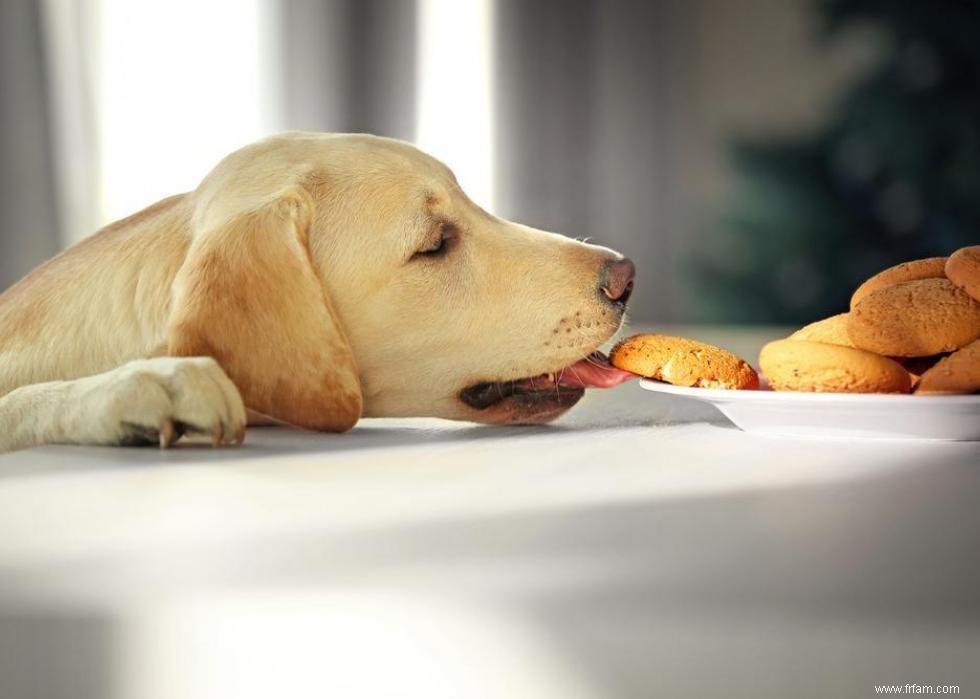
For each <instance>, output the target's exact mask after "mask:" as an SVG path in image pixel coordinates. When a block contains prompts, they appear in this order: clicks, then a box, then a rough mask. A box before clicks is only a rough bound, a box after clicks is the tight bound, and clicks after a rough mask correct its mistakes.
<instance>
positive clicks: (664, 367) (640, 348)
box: [609, 335, 759, 389]
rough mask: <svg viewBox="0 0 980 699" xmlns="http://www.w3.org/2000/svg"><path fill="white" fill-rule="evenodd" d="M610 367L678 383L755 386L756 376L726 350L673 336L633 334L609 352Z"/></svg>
mask: <svg viewBox="0 0 980 699" xmlns="http://www.w3.org/2000/svg"><path fill="white" fill-rule="evenodd" d="M609 361H610V362H612V364H613V366H615V367H618V368H620V369H623V370H625V371H630V372H632V373H634V374H639V375H640V376H646V377H647V378H651V379H656V380H657V381H666V382H667V383H672V384H675V385H677V386H696V387H699V388H728V389H754V388H758V387H759V375H758V374H756V373H755V370H754V369H753V368H752V367H751V366H749V365H748V363H747V362H746V361H745V360H743V359H740V358H739V357H736V356H735V355H734V354H732V353H731V352H729V351H727V350H723V349H721V348H720V347H715V346H714V345H708V344H705V343H703V342H697V341H696V340H689V339H687V338H684V337H674V336H672V335H634V336H633V337H628V338H626V339H625V340H622V341H621V342H620V343H619V344H618V345H616V346H615V347H614V348H613V350H612V352H610V353H609Z"/></svg>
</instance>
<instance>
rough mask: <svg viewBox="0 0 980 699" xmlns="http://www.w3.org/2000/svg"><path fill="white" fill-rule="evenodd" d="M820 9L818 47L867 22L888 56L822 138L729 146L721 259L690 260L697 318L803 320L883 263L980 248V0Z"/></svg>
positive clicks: (865, 2)
mask: <svg viewBox="0 0 980 699" xmlns="http://www.w3.org/2000/svg"><path fill="white" fill-rule="evenodd" d="M817 10H818V12H819V17H820V20H821V23H820V27H821V29H820V38H821V39H822V40H824V41H828V40H830V39H832V38H834V37H835V36H837V35H838V34H839V33H840V32H841V31H843V30H845V29H847V28H850V27H853V26H855V25H857V24H858V23H866V24H871V25H872V26H874V27H875V28H876V29H877V30H878V31H880V32H881V34H882V36H883V39H884V43H883V45H884V50H883V51H882V55H881V58H880V60H879V61H878V62H876V64H875V65H874V66H873V67H872V68H871V69H870V70H869V71H868V73H867V74H865V75H862V76H861V77H859V78H858V79H857V80H856V81H855V82H854V83H852V84H851V85H850V86H849V87H848V88H847V90H846V91H845V93H844V94H843V95H842V96H841V98H840V100H839V102H838V103H837V107H836V109H835V112H834V116H833V118H832V119H831V120H830V123H828V124H826V125H825V126H824V127H823V128H822V129H820V130H819V131H817V132H816V133H813V134H809V135H806V136H802V137H799V138H797V139H793V140H781V141H766V142H764V141H760V140H741V141H738V142H736V143H735V144H734V145H733V147H732V153H731V157H732V159H733V164H734V166H735V171H736V176H737V184H736V188H735V196H734V198H733V202H732V204H731V207H730V209H729V210H728V212H727V214H726V215H725V216H723V220H722V221H721V222H720V225H718V228H717V231H716V233H715V235H713V236H712V238H711V241H712V242H711V246H710V247H711V248H712V249H714V250H717V251H719V252H718V253H716V254H715V255H714V256H712V257H710V258H707V259H701V260H699V261H697V262H695V263H694V267H695V270H694V275H693V279H694V280H695V283H696V284H697V287H698V288H697V290H696V292H695V293H696V298H697V299H698V301H699V308H700V310H701V313H702V319H703V320H724V321H726V322H763V323H804V322H810V321H812V320H816V319H818V318H821V317H825V316H827V315H831V314H833V313H839V312H841V311H843V310H846V309H847V304H848V299H849V298H850V294H851V292H852V291H853V289H854V288H855V287H856V286H857V285H858V284H859V283H860V282H862V281H863V280H864V279H865V278H867V277H868V276H870V275H871V274H873V273H875V272H877V271H879V270H881V269H883V268H885V267H888V266H890V265H892V264H896V263H898V262H902V261H905V260H912V259H916V258H920V257H929V256H935V255H944V254H948V253H950V252H951V251H953V250H954V249H956V248H957V247H961V246H963V245H968V244H977V243H980V1H978V0H932V1H929V2H927V1H925V0H824V1H823V2H820V3H819V4H818V5H817ZM706 247H708V246H706Z"/></svg>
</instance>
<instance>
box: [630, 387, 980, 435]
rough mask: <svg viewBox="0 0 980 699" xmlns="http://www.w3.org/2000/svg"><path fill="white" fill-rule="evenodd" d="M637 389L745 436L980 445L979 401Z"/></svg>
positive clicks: (973, 397)
mask: <svg viewBox="0 0 980 699" xmlns="http://www.w3.org/2000/svg"><path fill="white" fill-rule="evenodd" d="M640 387H641V388H645V389H646V390H648V391H654V392H656V393H668V394H671V395H674V396H682V397H684V398H693V399H695V400H700V401H704V402H705V403H710V404H711V405H713V406H715V407H716V408H718V410H720V411H721V412H722V413H724V415H725V417H727V418H728V419H729V420H731V421H732V422H734V423H735V425H736V426H737V427H739V428H740V429H742V430H745V431H746V432H755V433H759V434H769V435H776V436H788V437H820V438H826V437H833V438H837V439H841V438H844V439H942V440H955V441H978V440H980V395H970V396H911V395H885V394H857V393H789V392H783V391H770V390H758V391H727V390H724V389H713V388H687V387H684V386H673V385H671V384H668V383H661V382H660V381H650V380H647V379H642V380H641V381H640Z"/></svg>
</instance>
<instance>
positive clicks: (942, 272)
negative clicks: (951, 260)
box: [851, 257, 946, 308]
mask: <svg viewBox="0 0 980 699" xmlns="http://www.w3.org/2000/svg"><path fill="white" fill-rule="evenodd" d="M945 277H946V258H945V257H927V258H925V259H924V260H912V261H911V262H903V263H902V264H900V265H895V266H894V267H889V268H888V269H886V270H882V271H881V272H878V274H876V275H874V276H873V277H871V278H870V279H868V280H867V281H866V282H864V284H862V285H861V286H859V287H858V288H857V290H856V291H855V292H854V294H852V295H851V308H854V306H856V305H857V303H858V301H860V300H861V299H863V298H864V297H865V296H867V295H868V294H870V293H872V292H874V291H877V290H878V289H884V288H885V287H886V286H892V285H894V284H901V283H903V282H912V281H915V280H917V279H943V278H945Z"/></svg>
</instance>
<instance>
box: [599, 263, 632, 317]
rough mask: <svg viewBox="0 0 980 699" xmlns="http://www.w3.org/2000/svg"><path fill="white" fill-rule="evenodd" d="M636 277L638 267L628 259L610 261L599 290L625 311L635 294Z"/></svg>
mask: <svg viewBox="0 0 980 699" xmlns="http://www.w3.org/2000/svg"><path fill="white" fill-rule="evenodd" d="M635 276H636V265H634V264H633V261H632V260H630V259H629V258H628V257H623V258H621V259H619V260H610V261H609V262H607V263H606V265H605V267H604V268H603V270H602V275H601V277H600V282H599V288H600V289H601V290H602V293H603V294H605V296H606V298H608V299H609V301H610V302H611V303H612V304H613V305H614V306H618V307H619V308H621V309H623V308H626V302H627V301H629V299H630V294H632V293H633V277H635Z"/></svg>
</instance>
